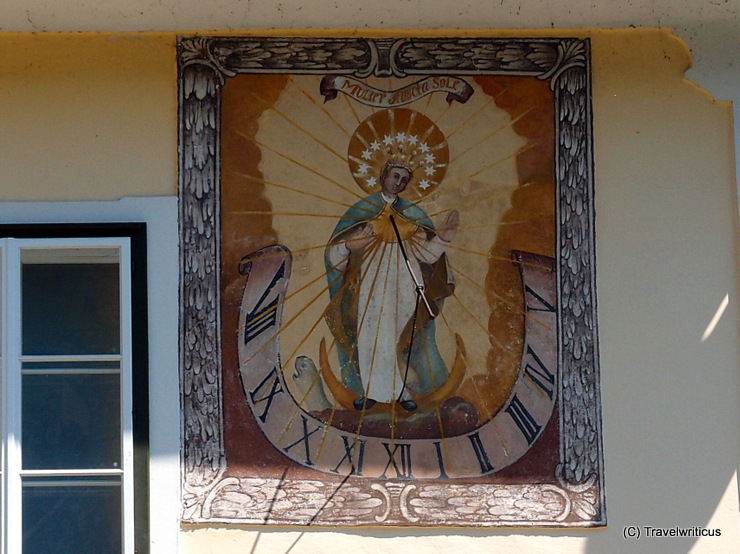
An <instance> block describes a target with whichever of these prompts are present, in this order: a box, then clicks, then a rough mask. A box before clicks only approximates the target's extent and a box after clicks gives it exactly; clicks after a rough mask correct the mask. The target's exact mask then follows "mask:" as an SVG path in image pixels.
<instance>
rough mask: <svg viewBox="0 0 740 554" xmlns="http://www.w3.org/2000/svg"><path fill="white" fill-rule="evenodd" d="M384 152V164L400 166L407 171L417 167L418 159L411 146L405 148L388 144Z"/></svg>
mask: <svg viewBox="0 0 740 554" xmlns="http://www.w3.org/2000/svg"><path fill="white" fill-rule="evenodd" d="M385 152H386V154H387V158H386V162H385V163H386V165H389V166H392V167H402V168H403V169H405V170H407V171H408V172H409V173H413V172H414V170H416V169H417V168H418V167H419V162H420V159H419V156H417V152H414V148H413V147H412V148H411V150H407V149H404V147H403V146H389V147H388V148H386V149H385Z"/></svg>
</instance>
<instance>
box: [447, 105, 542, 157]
mask: <svg viewBox="0 0 740 554" xmlns="http://www.w3.org/2000/svg"><path fill="white" fill-rule="evenodd" d="M532 110H533V108H530V109H528V110H526V111H525V112H524V113H522V114H521V115H519V116H518V117H516V118H515V119H512V120H511V121H508V122H506V123H505V124H504V125H501V126H500V127H497V128H496V129H494V130H493V131H491V132H490V133H488V134H487V135H485V136H483V137H481V138H480V139H478V141H477V142H475V143H473V144H471V145H470V146H468V147H467V148H466V149H465V150H463V151H462V152H459V153H456V154H455V158H454V159H455V161H457V160H459V159H460V158H462V157H463V156H464V155H465V154H467V153H468V152H470V151H471V150H473V149H474V148H478V147H479V146H480V145H481V144H483V143H484V142H485V141H487V140H488V139H489V138H491V137H492V136H494V135H496V134H498V133H500V132H501V131H503V130H504V129H508V128H510V127H512V128H513V126H514V124H515V123H516V122H517V121H519V120H520V119H522V118H523V117H525V116H526V115H527V114H529V113H530V112H531V111H532ZM450 163H452V160H450Z"/></svg>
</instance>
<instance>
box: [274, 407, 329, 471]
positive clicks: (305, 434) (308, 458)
mask: <svg viewBox="0 0 740 554" xmlns="http://www.w3.org/2000/svg"><path fill="white" fill-rule="evenodd" d="M301 419H302V420H303V436H302V437H301V438H300V439H298V440H297V441H295V442H294V443H292V444H289V445H288V446H286V447H285V448H283V450H285V451H286V452H287V451H288V450H290V449H291V448H293V447H294V446H297V445H298V444H301V443H303V446H304V448H305V449H306V459H305V460H304V461H303V463H304V464H306V465H307V466H312V465H313V462H312V461H311V445H310V443H309V442H308V437H310V436H311V435H313V434H314V433H315V432H316V431H319V430H321V429H323V427H322V426H321V425H319V426H317V427H316V428H315V429H314V430H313V431H311V432H310V433H309V431H308V420H307V419H306V416H304V415H303V414H301Z"/></svg>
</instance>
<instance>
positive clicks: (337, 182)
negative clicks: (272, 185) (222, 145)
mask: <svg viewBox="0 0 740 554" xmlns="http://www.w3.org/2000/svg"><path fill="white" fill-rule="evenodd" d="M237 134H239V135H240V136H242V137H244V138H245V139H247V140H249V141H251V142H254V143H255V144H256V145H257V146H259V147H261V148H265V149H267V150H269V151H270V152H272V153H273V154H276V155H277V156H279V157H281V158H283V159H284V160H287V161H289V162H291V163H293V164H295V165H297V166H298V167H301V168H303V169H305V170H306V171H308V172H310V173H312V174H314V175H316V176H317V177H320V178H321V179H324V180H326V181H328V182H329V183H331V184H333V185H336V186H337V187H338V188H340V189H341V190H343V191H345V192H348V193H349V194H351V195H352V196H354V197H355V198H358V199H361V198H362V196H360V195H359V194H358V193H357V192H356V191H355V190H352V189H350V188H347V187H346V186H344V185H343V184H342V183H340V182H339V181H335V180H334V179H331V178H329V177H328V176H326V175H324V174H323V173H321V172H319V171H317V170H316V169H314V168H312V167H310V166H308V165H306V164H305V163H303V162H301V161H299V160H296V159H294V158H291V157H290V156H288V155H287V154H284V153H283V152H280V151H279V150H277V149H276V148H273V147H271V146H269V145H267V144H265V143H263V142H261V141H259V140H257V139H256V138H255V137H252V136H249V135H248V134H246V133H244V132H242V131H238V132H237Z"/></svg>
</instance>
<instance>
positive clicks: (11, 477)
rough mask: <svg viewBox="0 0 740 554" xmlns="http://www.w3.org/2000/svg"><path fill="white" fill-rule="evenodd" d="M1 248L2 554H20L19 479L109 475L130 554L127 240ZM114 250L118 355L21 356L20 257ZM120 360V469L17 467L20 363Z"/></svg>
mask: <svg viewBox="0 0 740 554" xmlns="http://www.w3.org/2000/svg"><path fill="white" fill-rule="evenodd" d="M0 248H1V249H2V267H1V268H0V271H1V275H2V277H1V279H2V299H3V303H4V305H3V307H4V309H2V311H1V317H2V342H1V343H0V360H2V372H1V373H0V375H1V376H2V379H3V383H2V395H1V396H0V398H2V413H3V425H2V431H3V437H4V439H5V440H4V441H3V442H4V444H5V452H4V453H3V481H4V483H3V485H4V486H3V508H4V509H3V512H4V514H5V517H4V518H3V520H4V521H3V527H4V529H3V533H2V535H3V537H4V541H3V543H4V545H5V552H18V553H20V552H22V544H23V522H22V513H23V510H22V509H21V498H22V480H23V478H24V477H38V476H45V477H55V476H58V477H69V476H76V477H81V476H90V477H105V476H111V477H115V478H120V480H121V489H122V490H121V493H122V494H121V502H122V506H121V514H122V521H121V528H122V537H121V543H122V546H123V552H124V553H126V554H130V553H133V552H134V479H133V421H132V386H131V378H132V348H131V346H132V341H131V330H132V328H131V324H132V322H131V248H130V239H129V238H127V237H105V238H98V239H93V238H60V239H13V238H7V239H0ZM93 248H95V249H99V248H105V249H114V250H116V251H117V252H118V256H117V258H118V260H117V263H118V268H119V286H120V291H119V292H120V296H119V298H120V308H121V309H120V318H121V320H120V354H119V355H113V356H110V355H91V356H88V355H83V356H66V355H59V356H56V355H54V356H28V355H26V356H24V355H23V354H22V351H21V345H22V336H21V329H22V323H21V302H22V290H21V267H22V263H23V260H22V255H23V253H24V252H29V251H32V250H37V251H40V250H48V249H54V250H60V251H62V252H63V251H64V250H65V249H69V250H70V256H69V257H68V258H67V257H66V256H64V255H63V258H66V259H69V261H70V262H74V261H75V258H76V257H78V256H79V254H80V250H83V251H84V250H89V249H93ZM112 360H115V361H120V369H119V371H118V374H119V375H120V395H121V398H120V400H121V404H120V406H121V414H120V415H121V430H120V432H121V434H120V437H121V467H120V468H117V469H115V468H111V469H86V468H75V469H65V470H24V469H23V468H22V457H23V453H22V420H21V414H22V406H21V399H22V396H23V395H22V375H23V372H22V369H21V367H22V363H23V362H29V361H58V362H64V361H112Z"/></svg>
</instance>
